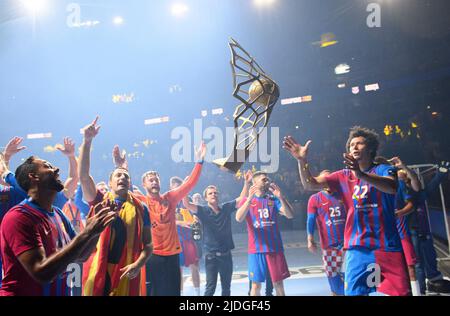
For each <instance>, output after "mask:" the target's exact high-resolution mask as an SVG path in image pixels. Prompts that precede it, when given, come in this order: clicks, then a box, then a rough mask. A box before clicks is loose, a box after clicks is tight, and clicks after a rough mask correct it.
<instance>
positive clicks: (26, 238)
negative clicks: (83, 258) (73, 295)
mask: <svg viewBox="0 0 450 316" xmlns="http://www.w3.org/2000/svg"><path fill="white" fill-rule="evenodd" d="M75 235H76V233H75V231H74V229H73V227H72V225H71V223H70V221H69V220H68V219H67V218H66V216H64V214H63V213H62V211H61V210H60V209H58V208H56V207H53V212H51V213H49V212H47V211H46V210H44V209H41V208H40V207H39V206H38V205H36V204H35V203H33V202H31V201H30V200H25V201H24V202H22V203H21V204H20V205H18V206H15V207H14V208H12V209H11V210H10V211H9V212H8V214H6V216H5V218H4V220H3V223H2V228H1V254H2V257H3V260H4V261H3V263H4V266H3V267H4V272H5V275H4V277H3V285H2V288H1V289H0V296H13V295H14V296H68V295H69V293H70V288H69V287H68V284H67V278H68V272H63V273H62V274H60V275H59V276H58V277H56V278H55V280H53V281H52V282H50V283H46V284H41V283H38V282H37V281H36V280H34V279H33V278H32V277H31V276H30V275H29V274H28V272H27V271H26V270H25V268H23V266H22V264H21V263H20V262H19V260H18V259H17V258H18V257H19V256H20V255H21V254H23V253H24V252H27V251H29V250H32V249H36V248H41V247H42V248H43V249H44V251H45V256H46V257H50V256H51V255H53V254H55V253H56V252H58V251H60V250H61V249H62V248H63V247H65V246H66V245H67V244H69V243H70V241H71V240H72V239H73V238H75Z"/></svg>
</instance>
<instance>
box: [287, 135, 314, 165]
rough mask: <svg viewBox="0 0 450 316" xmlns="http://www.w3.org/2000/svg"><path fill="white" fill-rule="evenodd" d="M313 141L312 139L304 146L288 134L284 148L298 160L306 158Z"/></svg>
mask: <svg viewBox="0 0 450 316" xmlns="http://www.w3.org/2000/svg"><path fill="white" fill-rule="evenodd" d="M311 143H312V141H308V142H307V143H306V144H305V145H304V146H302V145H300V144H299V143H297V141H296V140H295V139H294V138H293V137H292V136H287V137H285V138H284V139H283V149H285V150H286V151H287V152H289V153H290V154H291V155H292V157H294V158H295V159H297V160H306V158H307V156H308V150H309V146H310V145H311Z"/></svg>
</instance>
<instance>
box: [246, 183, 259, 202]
mask: <svg viewBox="0 0 450 316" xmlns="http://www.w3.org/2000/svg"><path fill="white" fill-rule="evenodd" d="M256 192H258V188H257V187H256V186H254V185H253V186H252V187H251V188H250V190H248V198H249V199H252V198H253V197H254V196H255V194H256Z"/></svg>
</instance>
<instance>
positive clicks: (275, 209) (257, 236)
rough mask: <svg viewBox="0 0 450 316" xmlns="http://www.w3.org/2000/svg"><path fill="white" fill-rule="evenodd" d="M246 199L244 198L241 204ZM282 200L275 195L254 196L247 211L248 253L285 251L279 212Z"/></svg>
mask: <svg viewBox="0 0 450 316" xmlns="http://www.w3.org/2000/svg"><path fill="white" fill-rule="evenodd" d="M245 201H246V199H243V200H242V202H241V205H242V204H244V203H245ZM280 209H281V202H280V200H279V199H277V198H276V197H273V196H265V197H254V198H253V200H252V203H251V204H250V210H249V211H248V213H247V217H246V222H247V231H248V253H249V254H255V253H279V252H284V249H283V242H282V240H281V234H280V230H279V228H278V217H277V215H278V213H279V212H280Z"/></svg>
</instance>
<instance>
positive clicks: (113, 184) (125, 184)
mask: <svg viewBox="0 0 450 316" xmlns="http://www.w3.org/2000/svg"><path fill="white" fill-rule="evenodd" d="M130 184H131V181H130V174H129V173H128V171H127V170H125V169H121V168H119V169H116V170H114V172H113V173H112V174H111V177H110V179H109V187H110V188H111V191H112V192H113V193H114V194H116V195H119V196H121V195H125V194H127V193H128V191H129V190H130Z"/></svg>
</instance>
